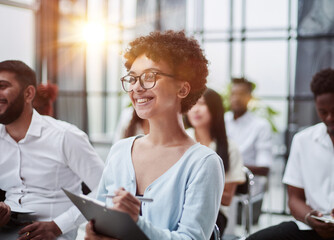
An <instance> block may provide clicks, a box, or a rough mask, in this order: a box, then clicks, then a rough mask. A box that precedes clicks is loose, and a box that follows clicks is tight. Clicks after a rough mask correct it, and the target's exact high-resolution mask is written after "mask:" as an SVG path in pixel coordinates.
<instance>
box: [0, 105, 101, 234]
mask: <svg viewBox="0 0 334 240" xmlns="http://www.w3.org/2000/svg"><path fill="white" fill-rule="evenodd" d="M0 153H1V154H0V166H1V167H0V188H1V189H3V190H5V191H6V200H5V203H6V204H8V205H9V206H11V207H18V208H25V209H30V210H33V211H34V212H35V213H34V214H32V215H25V216H27V217H26V219H23V220H38V221H54V222H55V223H56V224H57V225H58V227H59V228H60V229H61V231H62V232H63V233H64V234H63V235H61V236H60V237H59V238H58V239H73V238H75V236H76V230H77V229H76V228H77V226H79V225H80V224H81V223H83V222H84V218H83V216H82V215H81V214H80V212H79V211H78V210H77V209H76V208H75V207H74V206H73V204H72V203H71V201H70V200H69V199H68V198H67V197H66V196H65V194H64V193H63V191H62V190H61V188H65V189H67V190H69V191H71V192H73V193H77V194H78V193H81V182H82V181H84V182H85V183H86V184H87V185H88V187H89V188H90V189H92V190H93V189H96V188H97V185H98V182H99V180H100V177H101V175H102V171H103V161H102V160H101V159H100V158H99V157H98V155H97V154H96V153H95V151H94V149H93V147H92V146H91V144H90V143H89V141H88V137H87V135H86V134H85V133H84V132H82V131H81V130H79V129H78V128H77V127H75V126H74V125H71V124H69V123H66V122H63V121H60V120H55V119H54V118H51V117H48V116H41V115H39V114H38V113H37V112H36V111H35V110H34V112H33V116H32V121H31V124H30V126H29V129H28V131H27V133H26V136H25V137H24V138H23V139H22V140H20V141H19V142H16V141H15V140H13V139H12V138H11V136H10V135H9V134H8V133H7V132H6V128H5V126H4V125H2V124H0ZM72 206H73V207H72Z"/></svg>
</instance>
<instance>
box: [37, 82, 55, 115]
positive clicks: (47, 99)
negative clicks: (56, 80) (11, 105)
mask: <svg viewBox="0 0 334 240" xmlns="http://www.w3.org/2000/svg"><path fill="white" fill-rule="evenodd" d="M57 95H58V87H57V85H55V84H52V83H47V84H39V85H38V86H37V91H36V96H35V98H34V101H33V107H34V108H35V109H36V111H37V112H38V113H39V114H41V115H48V116H51V117H54V111H53V103H54V101H56V98H57Z"/></svg>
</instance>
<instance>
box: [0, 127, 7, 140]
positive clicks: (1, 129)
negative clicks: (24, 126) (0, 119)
mask: <svg viewBox="0 0 334 240" xmlns="http://www.w3.org/2000/svg"><path fill="white" fill-rule="evenodd" d="M5 135H6V128H5V125H3V124H0V138H4V137H5Z"/></svg>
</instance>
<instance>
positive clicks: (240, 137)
mask: <svg viewBox="0 0 334 240" xmlns="http://www.w3.org/2000/svg"><path fill="white" fill-rule="evenodd" d="M253 86H254V84H253V83H251V82H249V81H248V80H247V79H245V78H234V79H232V87H231V97H230V103H231V111H230V112H227V113H226V114H225V124H226V132H227V136H228V137H229V138H230V139H232V140H233V141H234V142H235V143H236V144H237V145H238V147H239V150H240V152H241V155H242V159H243V160H244V164H245V166H246V167H248V168H249V169H250V170H251V171H252V172H253V173H254V174H259V175H267V174H268V169H269V167H270V166H271V163H272V160H273V156H272V149H271V128H270V125H269V123H268V122H267V121H266V120H265V119H262V118H260V117H258V116H256V115H254V114H253V113H251V112H250V111H248V103H249V101H250V100H251V99H252V91H253ZM265 168H266V169H267V170H265Z"/></svg>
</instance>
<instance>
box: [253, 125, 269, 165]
mask: <svg viewBox="0 0 334 240" xmlns="http://www.w3.org/2000/svg"><path fill="white" fill-rule="evenodd" d="M271 135H272V134H271V128H270V125H269V124H268V123H267V122H264V124H263V125H261V127H260V128H259V135H258V137H257V141H256V144H255V148H256V166H261V167H262V166H263V167H270V166H271V164H272V161H273V154H272V139H271V138H272V136H271Z"/></svg>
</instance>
